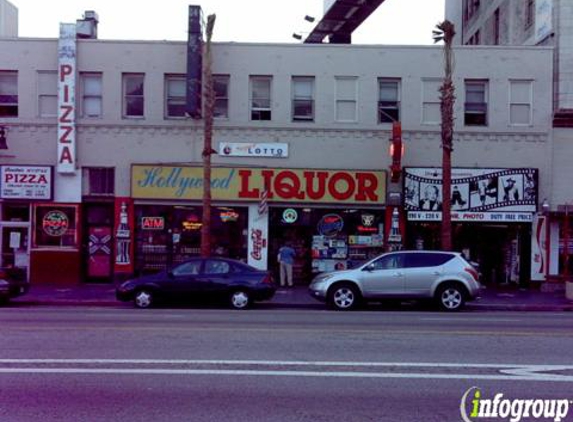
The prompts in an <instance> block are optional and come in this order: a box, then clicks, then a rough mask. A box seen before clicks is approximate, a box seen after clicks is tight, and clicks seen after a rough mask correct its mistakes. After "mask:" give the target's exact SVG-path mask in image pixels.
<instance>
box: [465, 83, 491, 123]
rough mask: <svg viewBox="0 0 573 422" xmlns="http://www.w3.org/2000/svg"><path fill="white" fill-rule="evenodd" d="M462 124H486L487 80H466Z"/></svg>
mask: <svg viewBox="0 0 573 422" xmlns="http://www.w3.org/2000/svg"><path fill="white" fill-rule="evenodd" d="M465 88H466V102H465V103H464V125H466V126H487V81H479V80H473V81H471V80H466V81H465Z"/></svg>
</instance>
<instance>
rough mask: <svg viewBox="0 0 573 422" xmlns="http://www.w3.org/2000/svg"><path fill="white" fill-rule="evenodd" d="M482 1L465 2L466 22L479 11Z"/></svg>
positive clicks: (469, 0)
mask: <svg viewBox="0 0 573 422" xmlns="http://www.w3.org/2000/svg"><path fill="white" fill-rule="evenodd" d="M479 6H480V0H464V21H468V20H470V19H471V18H472V17H473V16H474V15H475V14H476V13H477V11H478V9H479Z"/></svg>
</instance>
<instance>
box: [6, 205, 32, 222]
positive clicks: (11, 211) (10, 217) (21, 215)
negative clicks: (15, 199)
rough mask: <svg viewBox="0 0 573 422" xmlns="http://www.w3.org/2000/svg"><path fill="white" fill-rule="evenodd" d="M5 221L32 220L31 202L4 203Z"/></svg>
mask: <svg viewBox="0 0 573 422" xmlns="http://www.w3.org/2000/svg"><path fill="white" fill-rule="evenodd" d="M2 220H3V221H30V205H29V204H7V203H4V204H3V205H2Z"/></svg>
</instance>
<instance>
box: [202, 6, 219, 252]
mask: <svg viewBox="0 0 573 422" xmlns="http://www.w3.org/2000/svg"><path fill="white" fill-rule="evenodd" d="M214 25H215V15H209V16H208V17H207V31H206V33H207V40H206V43H205V55H204V67H203V80H204V83H205V86H204V91H203V92H204V98H205V110H204V111H205V116H204V119H205V120H204V122H205V127H204V131H203V136H204V143H203V154H202V156H203V218H202V223H203V224H202V226H201V256H202V257H208V256H209V255H211V154H213V153H215V152H216V151H214V150H213V110H214V107H215V92H214V89H213V58H212V54H211V38H212V37H213V27H214Z"/></svg>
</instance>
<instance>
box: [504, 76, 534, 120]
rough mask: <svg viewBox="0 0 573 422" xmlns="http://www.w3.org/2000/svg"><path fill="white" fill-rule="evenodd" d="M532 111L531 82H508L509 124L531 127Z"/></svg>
mask: <svg viewBox="0 0 573 422" xmlns="http://www.w3.org/2000/svg"><path fill="white" fill-rule="evenodd" d="M532 109H533V82H532V81H530V80H512V81H509V123H510V124H511V125H531V123H532V120H533V116H532Z"/></svg>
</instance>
